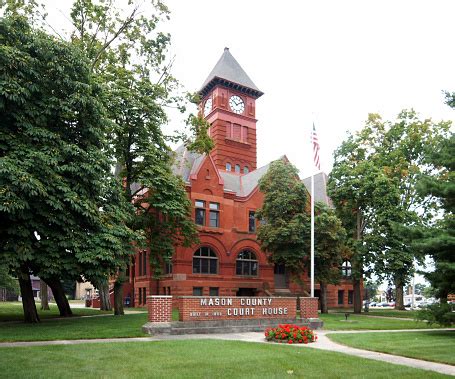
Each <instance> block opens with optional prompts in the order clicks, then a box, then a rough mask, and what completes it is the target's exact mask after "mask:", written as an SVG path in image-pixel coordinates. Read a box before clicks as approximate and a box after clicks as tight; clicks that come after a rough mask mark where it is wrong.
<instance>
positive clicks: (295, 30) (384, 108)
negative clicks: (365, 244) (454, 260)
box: [46, 0, 455, 178]
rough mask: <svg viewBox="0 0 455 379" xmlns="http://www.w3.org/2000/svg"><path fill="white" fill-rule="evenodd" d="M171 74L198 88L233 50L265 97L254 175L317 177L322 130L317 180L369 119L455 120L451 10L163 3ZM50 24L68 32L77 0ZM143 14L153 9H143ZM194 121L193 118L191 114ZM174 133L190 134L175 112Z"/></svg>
mask: <svg viewBox="0 0 455 379" xmlns="http://www.w3.org/2000/svg"><path fill="white" fill-rule="evenodd" d="M164 2H165V4H166V5H167V6H168V7H169V8H170V11H171V15H170V20H169V21H166V22H164V23H162V24H161V25H160V30H162V31H164V32H169V33H170V34H171V38H172V40H171V41H172V42H171V46H170V49H169V57H170V58H171V57H173V58H174V59H175V61H174V64H173V74H174V76H175V77H176V78H177V79H178V80H179V81H180V83H181V84H182V85H183V87H184V89H186V90H187V91H190V92H194V91H197V90H199V89H200V87H201V85H202V83H203V82H204V80H205V79H206V77H207V75H208V74H209V73H210V71H211V70H212V68H213V67H214V65H215V64H216V62H217V61H218V59H219V58H220V56H221V55H222V53H223V50H224V48H225V47H229V49H230V52H231V54H232V55H233V56H234V57H235V58H236V60H237V61H238V62H239V63H240V65H241V66H242V67H243V69H244V70H245V71H246V73H247V74H248V75H249V76H250V78H251V79H252V80H253V82H254V83H255V84H256V86H257V87H258V88H259V89H260V90H261V91H263V92H264V95H263V96H262V97H261V98H259V99H258V100H257V102H256V117H257V119H258V123H257V138H258V141H257V142H258V167H260V166H263V165H265V164H267V163H268V162H270V161H272V160H274V159H277V158H279V157H280V156H282V155H286V156H287V157H288V158H289V160H290V161H291V162H292V163H293V164H294V165H295V166H297V168H298V169H299V170H300V173H301V177H302V178H304V177H307V176H310V175H311V173H312V170H313V168H312V167H313V165H312V146H311V144H310V131H311V128H312V124H313V123H314V124H315V126H316V130H317V133H318V137H319V141H320V147H321V150H320V160H321V169H322V171H324V172H326V173H327V174H328V173H330V170H331V168H332V164H333V153H334V151H335V149H336V148H337V147H339V146H340V144H341V143H342V141H343V140H344V139H345V138H346V137H347V133H348V132H351V133H353V132H355V131H357V130H360V129H361V128H362V126H363V124H364V121H365V120H366V119H367V117H368V114H369V113H379V114H381V115H382V116H383V118H384V119H387V120H393V119H394V118H395V117H396V115H397V114H398V113H399V112H400V111H401V110H402V109H405V108H406V109H409V108H414V109H415V110H416V111H417V112H418V113H419V114H420V116H421V117H422V118H433V119H434V120H436V121H439V120H453V121H455V110H453V109H450V108H449V107H448V106H447V105H445V104H444V96H443V93H442V91H443V90H447V91H455V75H454V70H455V49H454V45H453V15H455V1H453V0H445V1H444V0H433V1H420V0H400V1H397V0H378V1H369V0H359V1H354V0H344V1H339V0H317V1H316V0H314V1H308V0H305V1H303V0H302V1H295V0H281V1H279V2H276V1H268V0H262V1H261V0H248V1H246V0H229V1H216V0H192V1H182V0H167V1H166V0H165V1H164ZM46 3H47V10H48V12H49V18H48V19H49V22H50V23H51V24H52V25H53V26H55V28H56V29H64V28H65V27H68V25H67V24H66V26H65V15H66V16H67V15H68V14H69V11H68V9H69V8H70V5H71V3H72V1H71V0H59V1H55V0H47V1H46ZM142 6H143V7H146V6H147V2H146V1H144V2H143V5H142ZM193 111H194V112H195V111H196V109H193ZM169 116H170V122H169V125H167V126H166V130H167V131H168V132H171V131H173V130H176V129H177V130H182V129H183V126H184V123H183V119H184V116H181V115H179V114H177V113H170V114H169Z"/></svg>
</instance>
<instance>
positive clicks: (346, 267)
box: [341, 260, 352, 278]
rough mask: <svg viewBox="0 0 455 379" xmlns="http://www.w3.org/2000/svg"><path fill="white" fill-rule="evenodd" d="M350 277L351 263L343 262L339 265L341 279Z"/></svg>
mask: <svg viewBox="0 0 455 379" xmlns="http://www.w3.org/2000/svg"><path fill="white" fill-rule="evenodd" d="M351 275H352V267H351V262H349V261H348V260H344V261H343V264H342V265H341V276H342V277H343V278H350V277H351Z"/></svg>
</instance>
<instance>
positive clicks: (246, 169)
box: [243, 166, 250, 174]
mask: <svg viewBox="0 0 455 379" xmlns="http://www.w3.org/2000/svg"><path fill="white" fill-rule="evenodd" d="M249 172H250V169H249V168H248V166H245V167H244V168H243V173H244V174H248V173H249Z"/></svg>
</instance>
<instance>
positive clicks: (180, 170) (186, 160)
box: [172, 145, 283, 197]
mask: <svg viewBox="0 0 455 379" xmlns="http://www.w3.org/2000/svg"><path fill="white" fill-rule="evenodd" d="M206 157H207V156H206V155H205V154H197V153H192V152H190V151H188V150H187V149H186V148H185V147H184V146H183V145H182V146H180V147H179V148H177V150H175V161H174V164H173V166H172V172H173V173H174V174H175V175H178V176H180V177H182V179H183V180H184V182H186V183H188V184H189V183H190V179H191V176H192V175H193V174H196V173H197V171H198V169H199V167H200V165H201V164H202V163H203V161H204V159H205V158H206ZM282 159H283V158H282ZM269 166H270V163H269V164H267V165H265V166H263V167H260V168H258V169H257V170H254V171H251V172H249V173H248V174H245V175H243V174H241V175H239V174H236V173H233V172H229V171H224V170H218V174H219V176H220V178H221V179H222V182H223V183H222V184H223V187H224V190H225V191H227V192H233V193H235V194H236V195H237V196H239V197H247V196H249V195H250V194H251V193H252V192H253V191H254V189H255V188H256V187H257V185H258V184H259V180H260V179H261V178H262V177H263V176H264V175H265V173H266V172H267V170H268V169H269Z"/></svg>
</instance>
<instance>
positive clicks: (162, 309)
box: [147, 296, 172, 322]
mask: <svg viewBox="0 0 455 379" xmlns="http://www.w3.org/2000/svg"><path fill="white" fill-rule="evenodd" d="M147 309H148V313H149V321H150V322H171V321H172V296H147Z"/></svg>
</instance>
